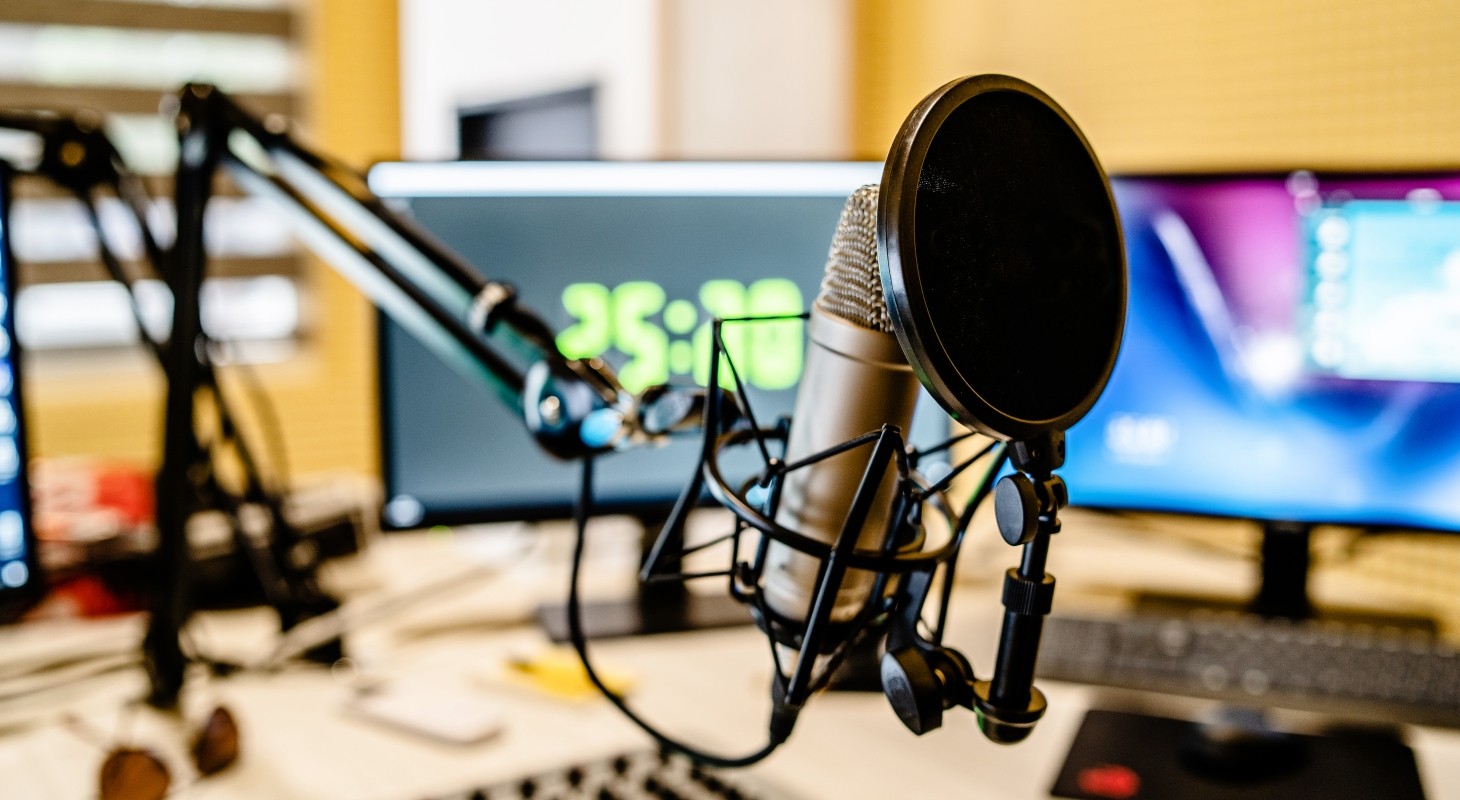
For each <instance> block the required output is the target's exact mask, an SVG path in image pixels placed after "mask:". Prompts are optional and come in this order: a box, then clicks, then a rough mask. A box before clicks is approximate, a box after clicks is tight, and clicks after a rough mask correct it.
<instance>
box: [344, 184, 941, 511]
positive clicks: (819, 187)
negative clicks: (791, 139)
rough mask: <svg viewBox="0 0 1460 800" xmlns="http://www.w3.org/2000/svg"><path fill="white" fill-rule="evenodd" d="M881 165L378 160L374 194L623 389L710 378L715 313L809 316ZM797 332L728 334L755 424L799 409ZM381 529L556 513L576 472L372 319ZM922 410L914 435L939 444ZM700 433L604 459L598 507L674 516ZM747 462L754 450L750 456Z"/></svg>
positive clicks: (936, 424) (795, 328)
mask: <svg viewBox="0 0 1460 800" xmlns="http://www.w3.org/2000/svg"><path fill="white" fill-rule="evenodd" d="M880 179H881V165H880V164H873V163H714V164H705V163H611V162H597V163H594V162H581V163H561V162H559V163H523V162H474V163H461V162H457V163H450V164H382V165H379V166H377V167H376V168H375V169H373V170H372V171H371V174H370V185H371V189H372V190H373V191H374V192H375V193H376V194H378V195H380V196H381V197H383V198H386V199H387V200H388V201H392V202H397V203H398V204H399V206H400V207H401V208H402V209H403V210H404V211H405V212H406V213H408V214H409V215H410V216H411V217H413V218H414V219H415V221H416V222H418V223H419V224H421V225H422V226H423V227H425V228H426V229H427V230H429V231H430V232H432V233H433V234H435V235H436V236H437V237H438V238H439V239H441V240H442V241H443V242H444V243H445V244H446V245H448V246H449V247H451V248H452V249H454V250H456V251H457V252H459V253H460V254H461V255H463V256H464V257H465V258H466V259H467V260H468V261H470V262H471V263H473V264H475V265H476V266H477V267H478V269H480V270H481V271H482V272H483V274H485V275H487V276H489V277H492V278H494V279H498V280H505V281H507V282H509V283H511V284H513V285H514V286H515V287H516V288H517V290H518V293H519V296H520V297H521V299H522V301H523V302H524V303H525V304H526V305H527V306H528V307H530V308H532V309H534V310H535V311H537V312H538V313H539V314H542V315H543V316H544V317H545V318H546V319H547V320H548V322H549V323H550V324H551V325H553V326H554V327H555V329H556V330H558V331H560V334H559V336H558V344H559V347H560V348H561V349H562V350H563V351H564V352H565V353H566V354H567V355H570V356H573V357H588V356H600V355H601V356H603V357H605V358H606V359H607V360H608V361H609V362H610V363H611V364H612V365H613V366H614V367H615V369H616V370H617V371H618V375H619V378H620V379H621V380H622V382H623V383H624V385H625V387H626V388H628V389H630V390H635V391H637V390H640V389H643V388H644V387H646V386H650V385H654V384H658V383H664V382H666V381H679V382H686V381H691V380H693V381H696V382H698V383H699V384H700V385H703V384H704V383H705V381H706V380H707V374H708V367H709V359H710V349H709V324H710V320H711V319H712V318H714V317H717V316H718V317H731V316H741V315H774V314H785V313H799V312H801V311H802V310H804V309H805V308H806V307H808V305H809V304H810V302H811V300H812V299H813V298H814V297H815V296H816V293H817V291H818V288H819V286H820V283H821V277H822V273H823V271H824V268H825V264H826V256H827V250H828V248H829V247H830V244H831V239H832V234H833V232H834V231H835V229H836V223H837V219H838V217H839V216H840V214H841V208H842V205H843V203H844V202H845V201H846V198H847V196H848V195H850V194H851V193H852V192H853V191H854V190H855V189H857V188H858V187H859V186H862V185H865V184H869V183H877V182H878V181H879V180H880ZM802 328H803V326H802V324H801V323H800V322H799V321H797V322H791V323H776V324H770V325H756V326H748V327H745V328H744V329H737V330H731V331H727V334H726V339H727V347H729V348H730V350H731V353H732V355H733V356H734V358H735V361H736V364H737V366H738V367H739V368H740V369H742V370H744V376H743V377H744V379H745V380H746V381H747V383H748V384H749V388H750V395H751V399H752V402H753V407H754V409H755V412H756V414H757V418H758V421H760V422H761V423H762V424H767V423H770V422H773V421H774V420H775V419H776V418H777V417H781V416H787V415H789V414H790V413H791V410H792V407H793V405H794V403H795V396H796V388H797V382H798V380H799V378H800V374H801V366H802V360H803V346H804V335H803V330H802ZM379 347H380V350H379V356H380V392H379V401H380V426H381V455H382V462H383V463H382V475H383V478H384V483H385V491H386V507H385V524H386V525H387V526H388V527H393V528H412V527H419V526H421V525H430V524H435V523H457V522H471V521H482V520H491V519H504V518H527V517H542V516H565V515H567V514H568V513H569V512H570V510H571V507H572V502H573V499H574V496H575V493H576V490H577V481H578V470H577V467H576V466H574V465H572V464H568V463H563V462H559V461H556V460H554V459H553V458H552V457H550V456H548V455H546V454H544V453H543V452H542V451H541V450H540V449H539V448H538V447H537V445H536V444H535V443H534V442H533V441H532V440H531V438H530V437H529V436H528V434H527V432H526V430H525V428H524V426H523V423H522V421H521V420H520V419H519V418H517V417H516V416H514V415H513V414H511V413H509V412H508V411H507V410H506V409H505V408H504V407H503V406H502V404H500V403H499V402H498V401H497V399H496V398H495V397H494V396H492V395H491V393H490V392H489V391H488V390H487V389H486V388H485V387H484V386H482V385H480V384H478V383H475V382H473V381H471V380H469V379H467V378H465V377H463V376H461V375H459V374H457V373H456V372H454V371H453V370H452V369H451V368H450V367H448V366H446V365H445V364H444V363H443V362H441V361H440V360H438V359H437V358H435V357H434V356H433V355H431V353H430V352H429V351H428V350H426V349H425V348H424V347H423V346H422V345H420V344H418V343H417V342H416V341H415V340H414V339H413V338H412V337H411V336H410V335H409V334H407V333H406V332H405V331H404V330H403V329H402V328H400V327H398V326H397V325H395V324H394V323H392V322H390V321H389V320H388V319H385V318H384V317H382V319H381V322H380V342H379ZM948 430H949V420H948V417H947V415H946V414H945V413H943V412H942V410H941V409H940V408H938V407H937V405H936V403H933V402H932V401H931V398H927V397H924V398H923V400H922V402H921V403H920V405H919V412H918V416H917V420H916V421H915V423H914V426H913V431H912V434H911V437H910V438H912V439H913V440H914V441H915V442H918V443H920V444H924V445H928V444H933V443H935V442H938V441H941V440H942V439H944V438H946V437H947V435H948ZM698 447H699V440H698V438H697V437H693V438H689V439H684V440H679V441H675V442H672V443H670V444H669V445H667V446H665V447H663V448H655V449H648V450H638V451H633V452H627V453H620V454H615V455H613V456H610V457H608V458H606V459H603V460H602V463H601V464H600V466H599V468H598V470H597V476H596V478H595V489H596V493H597V499H598V501H599V502H600V504H601V505H602V507H603V508H604V509H605V510H619V511H629V512H641V513H647V512H653V511H659V510H664V509H665V507H666V506H667V504H669V503H670V502H672V500H673V499H674V498H675V497H677V496H678V494H679V493H680V492H681V491H682V490H683V488H684V486H685V484H686V483H687V482H688V480H689V478H690V476H691V474H692V471H693V469H694V465H695V461H696V456H697V453H698ZM746 455H747V456H749V454H748V453H747V454H746Z"/></svg>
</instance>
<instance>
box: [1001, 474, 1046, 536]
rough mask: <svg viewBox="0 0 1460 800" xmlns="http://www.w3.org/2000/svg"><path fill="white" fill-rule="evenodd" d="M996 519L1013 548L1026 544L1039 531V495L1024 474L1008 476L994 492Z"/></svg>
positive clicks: (1032, 483)
mask: <svg viewBox="0 0 1460 800" xmlns="http://www.w3.org/2000/svg"><path fill="white" fill-rule="evenodd" d="M994 519H995V520H997V522H998V523H999V535H1000V536H1003V537H1004V541H1006V542H1008V543H1009V544H1011V545H1021V544H1026V543H1028V542H1031V541H1033V540H1034V535H1035V534H1037V533H1038V532H1039V494H1038V492H1036V491H1035V489H1034V481H1032V480H1030V479H1029V476H1027V475H1025V474H1023V473H1022V472H1016V473H1014V474H1013V475H1005V476H1004V477H1002V478H1000V479H999V485H998V486H997V487H996V488H995V489H994Z"/></svg>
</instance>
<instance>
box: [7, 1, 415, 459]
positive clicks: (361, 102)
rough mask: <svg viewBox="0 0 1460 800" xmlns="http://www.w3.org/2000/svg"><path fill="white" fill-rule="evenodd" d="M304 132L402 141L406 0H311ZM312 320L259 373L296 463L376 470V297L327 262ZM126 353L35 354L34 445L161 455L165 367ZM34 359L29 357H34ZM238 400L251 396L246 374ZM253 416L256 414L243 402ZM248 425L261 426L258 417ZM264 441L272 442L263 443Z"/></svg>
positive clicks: (354, 152)
mask: <svg viewBox="0 0 1460 800" xmlns="http://www.w3.org/2000/svg"><path fill="white" fill-rule="evenodd" d="M303 26H304V27H303V31H302V34H303V35H302V38H301V42H302V46H303V49H304V58H303V59H302V62H303V65H304V70H303V74H302V75H301V80H302V87H303V95H304V97H305V100H306V103H307V109H308V110H307V113H306V114H305V118H304V119H303V120H302V122H303V130H302V138H303V139H304V140H305V141H306V143H308V144H310V145H311V146H313V147H315V148H317V149H318V150H319V151H320V152H322V153H326V154H329V155H332V156H335V157H337V158H340V159H342V160H344V161H345V162H346V163H349V164H351V165H353V166H356V167H359V168H362V169H363V168H365V167H366V166H368V165H369V164H370V163H371V162H372V161H376V160H382V159H388V158H397V157H398V156H399V152H400V97H399V94H400V93H399V68H398V61H399V59H398V54H397V50H398V45H397V27H398V25H397V3H396V0H312V1H311V3H310V4H309V5H308V6H307V7H306V8H305V10H304V15H303ZM304 288H305V293H306V296H305V302H306V309H307V310H306V319H307V323H306V324H307V325H308V326H309V329H308V331H307V334H306V341H305V345H304V347H303V348H302V349H301V352H300V355H299V356H298V357H297V358H294V359H292V360H291V361H289V362H287V363H282V364H275V365H264V366H261V367H259V368H258V373H259V375H260V377H261V378H262V381H263V383H264V385H265V386H266V388H267V391H268V393H269V395H270V397H271V398H272V399H273V401H274V405H275V406H276V407H277V408H278V411H279V417H280V420H281V424H282V428H283V439H284V441H285V442H286V444H287V448H288V457H289V462H290V465H291V467H292V471H293V472H294V473H295V474H302V473H311V472H320V471H333V470H350V471H354V472H366V473H373V472H374V471H375V464H376V461H375V458H376V456H375V453H376V441H375V425H374V393H375V381H374V366H373V364H374V354H375V347H374V324H373V314H372V312H371V310H370V307H369V305H368V304H367V303H366V302H365V301H364V300H363V298H361V296H360V295H359V294H358V293H357V292H356V291H355V290H354V289H353V288H352V287H350V286H349V285H348V284H346V283H345V282H344V281H343V280H342V279H340V278H338V277H337V276H336V275H335V274H334V273H333V272H332V271H330V270H329V269H328V268H326V267H323V266H321V265H319V264H312V265H311V267H310V269H309V270H308V273H307V275H306V278H305V287H304ZM125 361H126V363H124V364H97V363H90V364H86V363H81V364H77V363H71V364H55V363H49V364H47V363H40V364H35V365H34V366H35V367H36V369H32V370H31V372H32V374H31V375H30V376H28V379H27V386H26V388H27V390H28V393H29V394H28V398H27V400H28V406H29V409H28V410H29V417H30V420H29V422H30V427H31V434H32V437H31V438H32V452H34V453H36V454H39V455H45V456H55V455H92V456H108V457H121V458H127V459H133V460H137V461H141V462H144V463H148V464H155V463H156V462H157V459H158V457H159V454H158V447H159V444H158V443H159V437H160V430H161V424H160V423H161V418H162V404H161V380H160V377H159V376H158V374H157V370H156V369H155V368H153V367H152V365H151V364H150V363H148V362H147V361H146V360H144V359H140V358H131V359H125ZM28 366H30V365H28ZM230 386H231V387H234V389H235V391H234V393H233V396H235V397H238V398H239V399H238V402H236V403H235V405H236V406H238V407H240V410H244V411H246V408H245V407H246V406H247V405H248V404H247V402H246V399H247V398H246V396H245V395H243V394H242V392H241V391H240V390H239V384H238V383H237V382H236V381H230V380H228V379H227V375H226V373H225V388H228V387H230ZM241 416H243V417H244V418H245V420H246V421H248V420H252V415H251V414H248V413H244V414H242V415H241ZM246 430H250V431H257V430H258V427H257V424H256V422H255V423H254V424H250V425H248V426H247V427H246ZM259 444H260V446H261V447H262V442H260V443H259Z"/></svg>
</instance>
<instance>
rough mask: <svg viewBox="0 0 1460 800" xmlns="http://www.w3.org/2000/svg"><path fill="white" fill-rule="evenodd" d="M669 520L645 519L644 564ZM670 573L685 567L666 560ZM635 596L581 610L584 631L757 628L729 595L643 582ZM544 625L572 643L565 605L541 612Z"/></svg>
mask: <svg viewBox="0 0 1460 800" xmlns="http://www.w3.org/2000/svg"><path fill="white" fill-rule="evenodd" d="M667 519H668V515H667V514H666V515H654V516H650V515H641V516H640V517H639V523H640V525H641V527H642V534H641V537H640V549H641V557H640V563H643V561H644V559H645V558H647V557H648V554H649V549H650V548H651V547H653V546H654V541H655V539H657V538H658V536H659V530H660V528H661V527H663V525H664V523H665V521H666V520H667ZM681 549H683V543H682V542H680V543H674V542H670V543H668V547H667V548H666V552H674V551H677V550H681ZM661 564H663V566H664V568H665V571H666V572H676V571H678V570H679V565H677V564H671V563H668V562H667V560H664V559H661ZM637 587H638V588H637V590H636V591H635V593H634V595H633V596H632V597H628V598H624V599H622V600H596V601H593V602H585V603H583V604H582V606H581V611H582V615H583V632H584V634H585V635H586V636H587V638H589V639H614V638H621V637H624V636H643V635H647V634H655V633H680V632H684V631H695V630H707V629H712V628H726V627H731V626H735V625H749V624H751V618H750V611H749V610H747V609H746V607H745V605H744V604H742V603H741V602H740V601H738V600H736V599H735V598H733V597H730V595H729V594H728V593H727V594H698V593H695V592H691V591H690V590H689V588H688V587H687V586H686V585H685V583H684V582H683V581H662V582H656V583H643V582H642V581H641V582H639V583H638V585H637ZM537 621H538V624H539V625H541V626H542V628H543V630H544V631H545V632H546V633H547V635H548V638H549V639H551V640H552V641H553V642H556V643H559V644H561V643H563V642H566V641H568V609H567V606H565V605H561V604H553V605H545V606H542V607H541V608H539V609H538V612H537Z"/></svg>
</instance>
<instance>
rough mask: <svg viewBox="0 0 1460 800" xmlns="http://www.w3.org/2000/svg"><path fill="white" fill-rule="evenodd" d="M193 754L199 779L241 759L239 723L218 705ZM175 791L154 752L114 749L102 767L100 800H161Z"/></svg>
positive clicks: (195, 741)
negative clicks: (239, 757) (172, 789)
mask: <svg viewBox="0 0 1460 800" xmlns="http://www.w3.org/2000/svg"><path fill="white" fill-rule="evenodd" d="M190 751H191V753H192V756H193V766H195V767H197V770H198V775H199V776H200V777H207V776H209V775H215V774H217V773H218V772H221V771H222V770H224V769H226V768H228V766H229V765H231V764H233V763H234V762H235V761H237V760H238V723H237V722H236V721H235V720H234V718H233V713H232V712H230V711H229V710H228V709H227V708H225V707H223V706H219V707H218V708H216V709H214V710H213V713H211V714H209V715H208V719H207V721H206V722H204V723H203V724H202V726H201V727H200V728H199V729H198V731H197V733H196V734H195V735H194V736H193V740H192V747H191V748H190ZM171 788H172V774H171V773H170V772H169V771H168V769H167V764H166V763H164V762H163V760H162V759H161V758H160V757H159V756H158V755H157V754H156V753H154V752H152V751H151V750H146V749H142V748H136V747H115V748H113V749H111V750H110V751H108V752H107V756H106V760H105V761H103V762H102V764H101V776H100V790H101V791H100V800H161V798H163V797H165V796H166V795H167V793H168V791H169V790H170V789H171Z"/></svg>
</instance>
